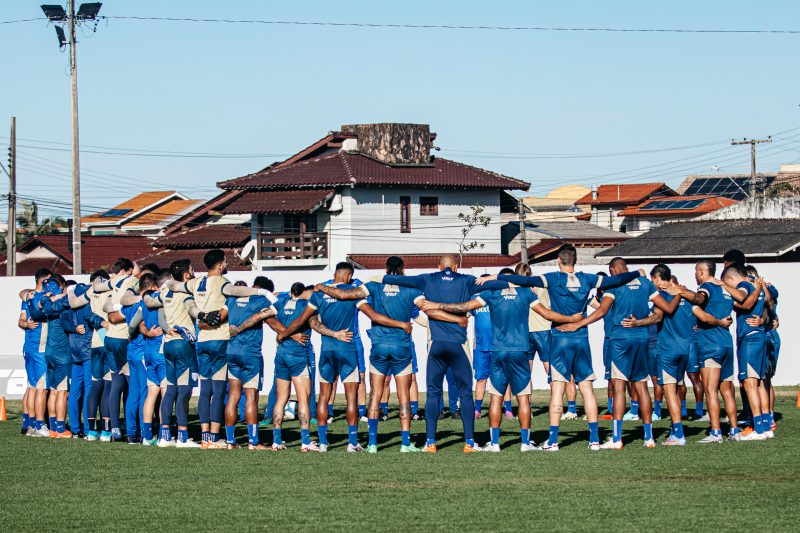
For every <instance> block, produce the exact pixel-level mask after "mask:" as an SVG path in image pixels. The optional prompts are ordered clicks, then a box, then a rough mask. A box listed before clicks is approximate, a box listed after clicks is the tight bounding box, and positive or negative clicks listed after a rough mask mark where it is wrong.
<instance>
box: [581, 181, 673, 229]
mask: <svg viewBox="0 0 800 533" xmlns="http://www.w3.org/2000/svg"><path fill="white" fill-rule="evenodd" d="M677 195H678V193H677V192H675V191H674V190H672V189H671V188H669V187H668V186H667V185H666V184H665V183H632V184H609V185H600V186H599V187H593V188H592V190H591V192H589V193H587V194H586V195H584V196H583V197H582V198H580V199H578V200H576V201H575V206H577V207H580V208H584V209H585V208H588V209H589V212H588V213H584V214H583V215H582V216H578V217H576V218H578V220H584V221H587V222H591V223H592V224H594V225H596V226H602V227H604V228H608V229H610V230H613V231H619V232H622V233H626V232H627V231H628V229H629V228H628V226H627V225H626V223H625V217H624V216H620V212H621V211H622V210H624V209H626V208H628V207H631V206H635V205H639V204H641V203H642V202H644V201H646V200H649V199H651V198H662V197H669V196H677Z"/></svg>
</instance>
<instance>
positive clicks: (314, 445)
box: [300, 440, 319, 452]
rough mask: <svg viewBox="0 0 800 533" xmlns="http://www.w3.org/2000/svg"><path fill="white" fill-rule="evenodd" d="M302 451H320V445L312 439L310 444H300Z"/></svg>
mask: <svg viewBox="0 0 800 533" xmlns="http://www.w3.org/2000/svg"><path fill="white" fill-rule="evenodd" d="M300 451H301V452H318V451H319V446H318V445H317V443H316V442H315V441H313V440H312V441H311V442H309V443H308V444H303V445H301V446H300Z"/></svg>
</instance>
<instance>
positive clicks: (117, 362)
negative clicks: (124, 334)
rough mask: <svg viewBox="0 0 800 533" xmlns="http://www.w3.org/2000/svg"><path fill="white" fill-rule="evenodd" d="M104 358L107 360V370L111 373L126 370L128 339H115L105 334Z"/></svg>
mask: <svg viewBox="0 0 800 533" xmlns="http://www.w3.org/2000/svg"><path fill="white" fill-rule="evenodd" d="M104 343H105V347H106V359H107V360H108V370H109V371H111V373H112V374H120V373H124V372H126V371H127V370H126V365H127V364H128V339H115V338H113V337H109V336H108V335H106V338H105V341H104Z"/></svg>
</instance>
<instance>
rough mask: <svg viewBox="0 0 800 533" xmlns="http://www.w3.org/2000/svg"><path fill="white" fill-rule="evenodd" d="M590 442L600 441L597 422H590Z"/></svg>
mask: <svg viewBox="0 0 800 533" xmlns="http://www.w3.org/2000/svg"><path fill="white" fill-rule="evenodd" d="M589 442H590V443H591V442H598V443H599V442H600V434H599V432H598V429H597V422H589Z"/></svg>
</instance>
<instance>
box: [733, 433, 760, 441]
mask: <svg viewBox="0 0 800 533" xmlns="http://www.w3.org/2000/svg"><path fill="white" fill-rule="evenodd" d="M739 440H740V441H751V440H767V434H766V433H756V432H755V431H754V432H752V433H748V434H747V435H742V436H741V437H739Z"/></svg>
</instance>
